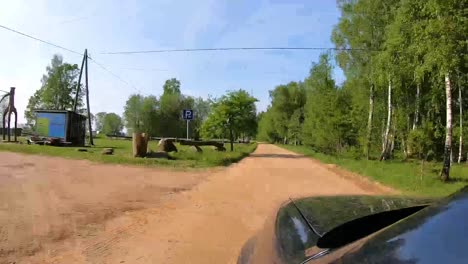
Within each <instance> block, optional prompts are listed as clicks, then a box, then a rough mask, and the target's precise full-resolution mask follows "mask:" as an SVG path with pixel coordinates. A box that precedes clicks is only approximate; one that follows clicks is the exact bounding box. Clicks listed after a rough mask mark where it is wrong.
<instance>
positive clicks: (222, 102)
mask: <svg viewBox="0 0 468 264" xmlns="http://www.w3.org/2000/svg"><path fill="white" fill-rule="evenodd" d="M255 102H257V99H256V98H254V97H252V96H251V95H250V94H249V93H247V92H246V91H244V90H242V89H240V90H237V91H230V92H228V93H227V94H226V95H224V96H222V97H221V98H219V99H218V100H216V102H215V103H214V105H213V108H212V109H213V110H212V112H211V114H210V115H209V116H208V118H207V120H206V121H205V123H203V125H202V135H203V136H204V137H214V136H218V135H220V134H223V135H226V134H228V135H229V140H230V142H231V151H233V150H234V144H233V143H234V140H235V138H240V137H244V136H247V137H253V136H255V135H256V133H257V113H256V106H255Z"/></svg>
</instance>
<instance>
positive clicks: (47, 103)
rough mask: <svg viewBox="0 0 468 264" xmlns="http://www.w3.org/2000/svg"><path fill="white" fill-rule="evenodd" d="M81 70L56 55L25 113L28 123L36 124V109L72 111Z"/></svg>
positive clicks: (80, 96)
mask: <svg viewBox="0 0 468 264" xmlns="http://www.w3.org/2000/svg"><path fill="white" fill-rule="evenodd" d="M78 74H79V68H78V65H76V64H68V63H64V62H63V58H62V56H60V55H54V57H53V58H52V61H51V64H50V65H49V66H47V68H46V74H45V75H43V77H42V80H41V83H42V85H41V88H39V90H37V91H36V92H35V93H34V95H32V96H31V97H30V98H29V101H28V105H27V107H26V110H25V112H24V115H25V117H26V120H27V123H28V124H30V125H32V124H33V123H34V119H35V117H34V113H33V110H34V109H50V110H72V107H73V103H74V97H75V93H76V88H77V82H78ZM82 97H83V93H82V92H81V93H80V94H79V97H78V108H80V107H82Z"/></svg>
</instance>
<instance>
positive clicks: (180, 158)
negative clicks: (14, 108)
mask: <svg viewBox="0 0 468 264" xmlns="http://www.w3.org/2000/svg"><path fill="white" fill-rule="evenodd" d="M20 141H22V142H25V139H20ZM94 144H95V146H93V147H88V148H86V149H87V152H79V151H77V149H78V148H76V147H52V146H40V145H27V144H8V143H0V151H13V152H21V153H27V154H39V155H49V156H58V157H65V158H73V159H86V160H91V161H96V162H105V163H118V164H132V165H144V166H166V167H174V168H199V167H214V166H227V165H229V164H231V163H233V162H237V161H239V160H241V159H242V158H244V157H246V156H247V155H249V153H251V152H252V151H254V150H255V148H256V147H257V145H256V144H235V145H234V152H230V151H229V150H228V151H226V152H218V151H215V150H212V149H210V148H209V147H202V149H203V153H196V152H193V151H192V150H191V149H190V147H189V146H181V145H179V144H176V147H177V149H178V152H177V153H170V156H171V157H173V158H174V160H166V159H154V158H134V157H133V156H132V142H131V141H130V140H119V139H115V140H112V139H102V138H96V139H95V140H94ZM157 144H158V142H157V141H150V142H149V148H150V149H151V150H156V146H157ZM104 148H114V155H102V154H101V151H102V149H104Z"/></svg>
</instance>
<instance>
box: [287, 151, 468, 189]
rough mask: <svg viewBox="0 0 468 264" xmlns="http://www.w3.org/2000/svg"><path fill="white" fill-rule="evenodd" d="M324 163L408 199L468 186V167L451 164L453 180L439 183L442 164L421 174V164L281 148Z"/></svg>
mask: <svg viewBox="0 0 468 264" xmlns="http://www.w3.org/2000/svg"><path fill="white" fill-rule="evenodd" d="M280 146H281V147H283V148H285V149H288V150H291V151H294V152H296V153H301V154H304V155H306V156H309V157H312V158H314V159H317V160H320V161H322V162H324V163H330V164H336V165H338V166H340V167H342V168H344V169H347V170H349V171H353V172H356V173H358V174H361V175H363V176H366V177H369V178H371V179H372V180H375V181H377V182H380V183H382V184H385V185H387V186H390V187H393V188H395V189H397V190H400V191H402V192H403V193H404V194H408V195H421V196H430V197H441V196H446V195H449V194H451V193H453V192H455V191H457V190H459V189H460V188H463V187H464V186H466V185H467V184H468V165H467V164H465V163H463V164H460V165H459V164H455V163H454V164H453V166H452V169H451V172H450V176H451V178H452V180H451V181H450V182H447V183H443V182H441V181H440V180H439V177H438V176H439V172H440V169H441V166H442V164H441V163H433V162H426V163H425V165H424V170H421V168H422V167H421V162H420V161H416V160H410V161H406V162H403V161H398V160H391V161H382V162H381V161H376V160H364V159H361V160H356V159H352V158H343V157H337V156H330V155H325V154H322V153H317V152H314V151H313V150H312V149H310V148H309V147H306V146H292V145H280Z"/></svg>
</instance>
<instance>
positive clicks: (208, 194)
mask: <svg viewBox="0 0 468 264" xmlns="http://www.w3.org/2000/svg"><path fill="white" fill-rule="evenodd" d="M187 173H188V172H187ZM343 173H344V172H343ZM341 174H342V172H340V170H338V169H336V168H333V167H331V166H327V165H324V164H321V163H319V162H317V161H314V160H311V159H309V158H306V157H303V156H301V155H298V154H295V153H292V152H290V151H287V150H284V149H281V148H279V147H276V146H273V145H267V144H260V145H259V146H258V148H257V150H256V151H255V152H254V153H253V154H252V155H251V156H249V157H247V158H245V159H244V160H242V161H241V162H239V163H238V164H235V165H232V166H230V167H229V168H227V169H225V170H222V171H217V172H214V173H211V174H210V175H209V176H208V177H207V178H206V180H205V181H203V182H202V183H200V184H199V185H197V186H196V187H194V188H193V189H191V190H187V191H183V192H180V193H177V194H173V195H170V196H164V199H162V200H161V201H160V202H159V203H158V204H156V205H155V206H154V207H152V208H147V209H143V210H137V211H132V212H129V213H128V214H126V215H124V216H120V217H117V218H114V219H112V220H111V221H109V222H108V223H107V224H106V228H104V231H102V232H99V233H97V234H96V235H97V237H96V238H92V239H90V238H87V239H85V240H83V241H81V242H80V243H75V244H74V245H73V247H69V248H66V247H65V248H62V249H61V250H60V252H61V253H60V254H58V255H57V256H54V257H51V258H49V257H50V256H47V255H42V256H40V258H35V259H34V258H32V259H30V260H34V261H36V262H34V263H37V262H39V260H40V261H44V263H51V262H54V263H148V264H149V263H235V261H236V258H237V254H238V252H239V250H240V248H241V246H242V244H243V243H244V242H245V241H246V240H247V239H248V238H249V237H250V236H251V235H252V234H254V233H255V231H256V230H258V229H260V228H261V227H262V225H263V223H264V221H265V218H266V216H267V215H270V214H272V213H273V212H274V211H275V210H276V208H277V207H278V206H279V205H280V204H281V203H282V202H284V201H286V200H287V199H288V198H289V197H293V198H297V197H301V196H316V195H339V194H384V193H392V192H393V191H392V190H391V189H390V188H387V187H384V186H381V185H378V184H374V183H372V182H370V181H369V180H366V179H363V178H361V177H358V176H356V175H349V174H346V175H344V174H343V175H341ZM111 227H112V228H111ZM36 257H39V256H36Z"/></svg>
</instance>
